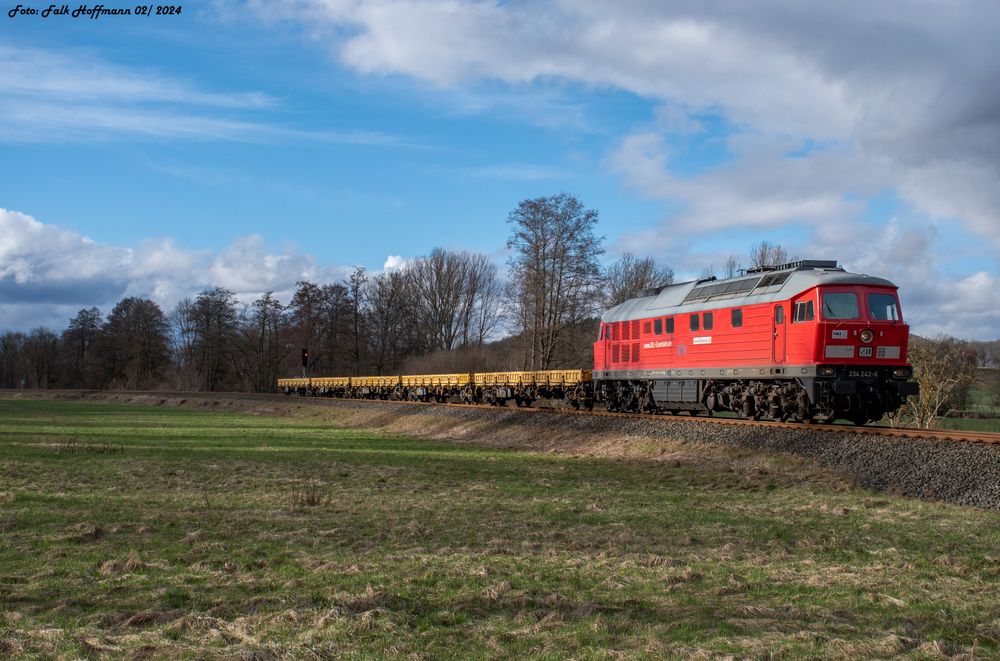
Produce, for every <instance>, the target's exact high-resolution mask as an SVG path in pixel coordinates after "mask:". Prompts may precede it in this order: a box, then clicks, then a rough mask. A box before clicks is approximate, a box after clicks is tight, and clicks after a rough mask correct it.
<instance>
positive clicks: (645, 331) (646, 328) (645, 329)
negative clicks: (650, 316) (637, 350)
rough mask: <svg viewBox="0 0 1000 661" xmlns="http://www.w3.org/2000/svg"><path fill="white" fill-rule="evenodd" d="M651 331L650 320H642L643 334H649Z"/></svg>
mask: <svg viewBox="0 0 1000 661" xmlns="http://www.w3.org/2000/svg"><path fill="white" fill-rule="evenodd" d="M650 332H651V331H650V330H649V322H648V321H644V322H642V334H643V335H649V333H650Z"/></svg>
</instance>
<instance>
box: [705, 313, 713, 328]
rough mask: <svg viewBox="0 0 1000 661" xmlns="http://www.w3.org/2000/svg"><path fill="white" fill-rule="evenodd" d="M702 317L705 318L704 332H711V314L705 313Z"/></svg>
mask: <svg viewBox="0 0 1000 661" xmlns="http://www.w3.org/2000/svg"><path fill="white" fill-rule="evenodd" d="M704 317H705V323H704V326H705V330H712V313H711V312H706V313H705V314H704Z"/></svg>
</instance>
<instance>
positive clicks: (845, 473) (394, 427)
mask: <svg viewBox="0 0 1000 661" xmlns="http://www.w3.org/2000/svg"><path fill="white" fill-rule="evenodd" d="M0 396H4V397H12V396H32V397H36V396H37V397H54V398H74V399H76V398H80V399H87V400H92V401H111V402H117V403H126V402H127V403H134V404H145V405H158V406H182V407H189V408H196V409H199V410H205V409H219V410H233V411H241V412H248V413H255V414H259V415H276V416H288V415H293V416H321V417H323V418H324V419H326V420H328V421H329V423H330V424H331V426H336V427H355V428H369V429H380V430H382V431H383V432H385V433H394V434H401V435H402V434H405V435H410V436H420V437H426V438H434V439H447V440H452V441H456V442H462V443H478V444H486V445H490V446H494V447H509V448H517V449H522V450H534V451H540V452H558V453H566V454H572V455H580V456H592V457H593V456H600V457H608V458H619V459H626V460H654V461H668V462H669V461H673V462H707V463H714V464H718V465H719V466H720V467H721V468H722V469H723V470H729V471H731V472H733V473H745V472H747V471H750V472H753V471H763V472H765V473H767V472H771V473H773V475H771V478H773V481H774V484H775V485H777V486H780V485H781V483H782V482H783V481H784V478H786V477H788V476H789V475H792V474H794V476H795V477H794V479H795V481H797V482H801V481H802V480H815V481H818V482H823V483H824V484H827V485H829V484H830V483H831V482H838V483H841V484H843V485H844V488H850V487H860V488H865V489H872V490H877V491H886V492H890V493H894V494H899V495H905V496H908V497H914V498H922V499H929V500H939V501H946V502H950V503H954V504H957V505H963V506H969V507H977V508H983V509H992V510H1000V445H997V444H986V443H967V442H959V441H954V440H937V439H926V438H910V437H886V436H875V435H870V434H865V433H859V432H858V431H856V430H855V429H854V428H852V427H844V429H843V430H829V429H824V430H816V429H814V428H810V427H808V426H805V425H801V426H791V425H789V426H755V425H732V424H713V423H711V422H706V421H703V420H693V419H688V418H685V417H683V416H677V417H674V416H657V417H650V416H643V417H638V416H637V417H626V416H614V417H608V416H599V415H587V414H582V413H561V412H554V411H545V410H541V411H538V410H526V409H510V408H489V407H462V406H442V405H433V404H415V403H408V402H383V401H364V400H328V399H300V398H285V397H282V396H279V395H273V396H272V395H247V394H239V393H226V394H217V393H148V392H147V393H126V392H95V391H86V392H79V391H49V392H42V393H31V394H23V395H19V394H15V393H11V392H9V391H8V392H6V393H4V394H2V395H0ZM775 455H777V456H778V457H780V460H779V461H774V460H773V459H774V456H775ZM763 456H768V457H769V459H768V461H763V460H762V457H763ZM776 466H777V467H778V469H777V470H775V467H776ZM782 467H783V468H784V469H786V470H787V472H788V475H782V472H783V470H782Z"/></svg>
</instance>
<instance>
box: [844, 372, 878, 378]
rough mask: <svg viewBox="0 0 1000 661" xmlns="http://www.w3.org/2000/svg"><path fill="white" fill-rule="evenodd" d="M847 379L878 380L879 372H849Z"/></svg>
mask: <svg viewBox="0 0 1000 661" xmlns="http://www.w3.org/2000/svg"><path fill="white" fill-rule="evenodd" d="M847 378H849V379H875V378H878V372H876V371H875V370H847Z"/></svg>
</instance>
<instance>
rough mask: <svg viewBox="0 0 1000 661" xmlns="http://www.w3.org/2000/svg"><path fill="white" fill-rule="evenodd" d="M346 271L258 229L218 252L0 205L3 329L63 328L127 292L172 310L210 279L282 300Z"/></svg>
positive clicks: (249, 295)
mask: <svg viewBox="0 0 1000 661" xmlns="http://www.w3.org/2000/svg"><path fill="white" fill-rule="evenodd" d="M347 274H348V269H347V268H344V267H340V266H333V265H320V264H318V263H317V262H316V259H315V258H314V257H312V256H310V255H306V254H302V253H300V252H297V251H295V250H294V249H293V248H289V249H286V250H284V251H281V252H275V251H273V250H271V249H269V248H268V246H266V245H265V243H264V240H263V238H262V237H260V236H259V235H251V236H245V237H241V238H238V239H236V240H235V241H233V243H231V244H230V245H229V246H227V247H226V248H225V249H223V250H221V251H219V252H217V253H211V252H209V251H192V250H185V249H183V248H181V247H179V246H178V245H176V244H175V243H174V242H173V241H172V240H171V239H163V238H161V239H148V240H146V241H143V242H141V243H140V244H139V245H137V246H135V247H124V246H113V245H104V244H99V243H95V242H94V241H92V240H90V239H88V238H87V237H85V236H81V235H80V234H78V233H76V232H73V231H70V230H66V229H62V228H60V227H57V226H55V225H50V224H46V223H42V222H40V221H38V220H36V219H35V218H32V217H31V216H29V215H26V214H23V213H18V212H16V211H8V210H6V209H0V330H5V329H19V330H25V329H27V328H28V327H30V326H35V325H39V324H44V325H47V326H51V327H53V328H57V329H59V328H63V327H64V326H65V325H66V322H67V320H68V319H69V318H70V317H71V316H73V315H74V314H75V313H76V312H77V311H78V310H80V309H81V308H89V307H91V306H97V307H100V308H101V309H108V308H110V306H112V305H114V304H115V303H116V302H118V301H119V300H120V299H121V298H123V297H126V296H140V297H148V298H151V299H153V300H154V301H156V302H157V303H158V304H160V306H161V307H163V308H164V309H165V310H169V308H171V307H172V306H173V305H174V304H176V303H177V301H179V300H180V299H182V298H184V297H186V296H193V295H196V294H197V293H198V292H199V291H201V290H203V289H205V288H207V287H212V286H219V287H225V288H226V289H230V290H232V291H234V292H235V293H236V294H237V297H238V298H240V299H241V300H243V301H249V300H252V299H254V298H256V297H258V296H260V295H261V294H262V293H264V292H266V291H273V292H275V293H276V294H277V296H278V297H279V298H280V299H281V300H283V301H284V302H286V303H287V302H288V301H289V299H290V296H291V292H292V290H293V289H294V287H295V283H296V282H297V281H299V280H313V281H320V282H329V281H340V280H343V279H345V278H346V277H347Z"/></svg>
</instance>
